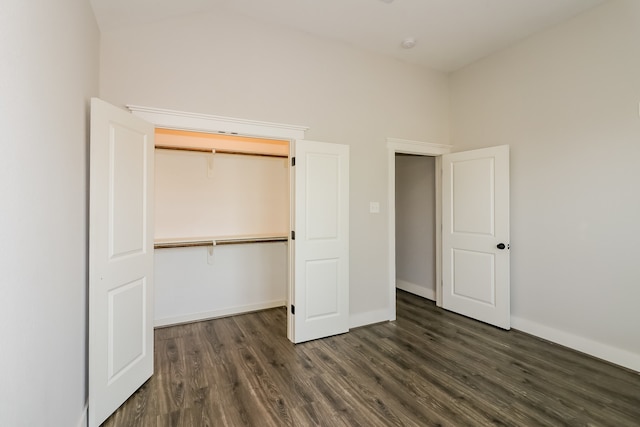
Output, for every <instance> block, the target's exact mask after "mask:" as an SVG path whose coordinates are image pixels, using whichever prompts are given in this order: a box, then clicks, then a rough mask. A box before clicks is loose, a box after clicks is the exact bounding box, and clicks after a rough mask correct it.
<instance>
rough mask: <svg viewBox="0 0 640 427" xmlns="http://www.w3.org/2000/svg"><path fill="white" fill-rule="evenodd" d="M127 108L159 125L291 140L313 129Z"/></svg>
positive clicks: (141, 107)
mask: <svg viewBox="0 0 640 427" xmlns="http://www.w3.org/2000/svg"><path fill="white" fill-rule="evenodd" d="M127 108H128V109H129V110H130V111H131V112H132V113H133V114H134V115H136V116H138V117H140V118H142V119H144V120H146V121H148V122H150V123H152V124H153V125H155V126H156V127H162V128H167V129H178V130H191V131H205V132H227V133H236V134H238V135H246V136H257V137H266V138H275V139H278V138H280V139H288V140H295V139H304V136H305V132H306V131H307V130H308V129H309V127H307V126H298V125H289V124H283V123H272V122H262V121H257V120H247V119H239V118H234V117H224V116H214V115H209V114H200V113H189V112H185V111H176V110H166V109H161V108H152V107H143V106H139V105H127Z"/></svg>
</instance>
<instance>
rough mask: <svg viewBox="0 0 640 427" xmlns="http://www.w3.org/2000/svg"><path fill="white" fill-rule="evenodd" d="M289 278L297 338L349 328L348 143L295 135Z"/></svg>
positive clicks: (291, 332)
mask: <svg viewBox="0 0 640 427" xmlns="http://www.w3.org/2000/svg"><path fill="white" fill-rule="evenodd" d="M291 173H292V183H293V185H292V187H293V192H294V201H293V203H292V206H294V214H293V215H292V218H293V224H294V226H293V230H294V231H295V240H293V241H290V244H292V245H293V249H292V252H293V258H294V260H293V262H292V265H293V273H292V276H293V281H294V286H292V295H291V296H290V298H291V301H293V302H292V305H293V307H290V310H293V309H294V307H295V314H293V315H290V316H288V318H289V319H290V320H289V322H290V324H289V328H288V330H289V339H291V340H292V341H293V342H295V343H299V342H303V341H309V340H313V339H318V338H322V337H327V336H331V335H336V334H341V333H345V332H348V330H349V147H348V146H347V145H339V144H329V143H323V142H313V141H304V140H297V141H296V142H295V166H293V167H292V172H291Z"/></svg>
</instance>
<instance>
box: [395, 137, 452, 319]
mask: <svg viewBox="0 0 640 427" xmlns="http://www.w3.org/2000/svg"><path fill="white" fill-rule="evenodd" d="M452 149H453V147H452V146H451V145H444V144H433V143H429V142H421V141H411V140H407V139H398V138H387V160H388V168H387V170H388V179H387V182H388V183H389V189H388V195H389V199H388V206H389V225H388V230H389V260H388V262H389V320H391V321H393V320H396V304H395V300H396V153H399V154H413V155H417V156H429V157H435V161H436V164H435V173H436V176H435V186H436V188H435V204H436V206H435V210H436V214H435V220H436V224H435V226H436V233H435V234H436V262H435V266H436V289H435V291H436V305H437V306H438V307H442V209H441V208H442V188H441V186H442V155H443V154H449V153H451V151H452Z"/></svg>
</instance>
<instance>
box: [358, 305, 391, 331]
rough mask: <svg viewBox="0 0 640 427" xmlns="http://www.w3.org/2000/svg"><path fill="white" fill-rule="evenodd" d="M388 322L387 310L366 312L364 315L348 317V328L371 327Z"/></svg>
mask: <svg viewBox="0 0 640 427" xmlns="http://www.w3.org/2000/svg"><path fill="white" fill-rule="evenodd" d="M387 320H389V310H388V309H384V310H376V311H367V312H366V313H358V314H351V315H350V316H349V328H359V327H360V326H366V325H371V324H373V323H380V322H386V321H387Z"/></svg>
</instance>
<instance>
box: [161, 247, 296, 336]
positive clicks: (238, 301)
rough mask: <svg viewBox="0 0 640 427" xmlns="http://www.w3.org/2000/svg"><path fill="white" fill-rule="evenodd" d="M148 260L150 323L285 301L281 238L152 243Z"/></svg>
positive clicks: (217, 314) (284, 249)
mask: <svg viewBox="0 0 640 427" xmlns="http://www.w3.org/2000/svg"><path fill="white" fill-rule="evenodd" d="M210 250H212V251H213V256H212V257H210V256H209V252H208V251H210ZM154 261H155V264H154V279H155V289H154V291H155V306H154V308H155V312H154V316H155V325H156V326H164V325H170V324H176V323H182V322H188V321H193V320H203V319H209V318H215V317H221V316H228V315H232V314H237V313H243V312H247V311H253V310H261V309H265V308H272V307H282V306H284V305H286V301H287V271H288V270H287V243H286V242H277V243H254V244H246V245H221V246H216V247H215V248H211V247H191V248H174V249H157V250H156V251H155V254H154ZM273 326H274V328H281V329H280V330H281V331H282V333H283V334H285V331H286V329H287V325H286V323H283V324H281V325H273Z"/></svg>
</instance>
